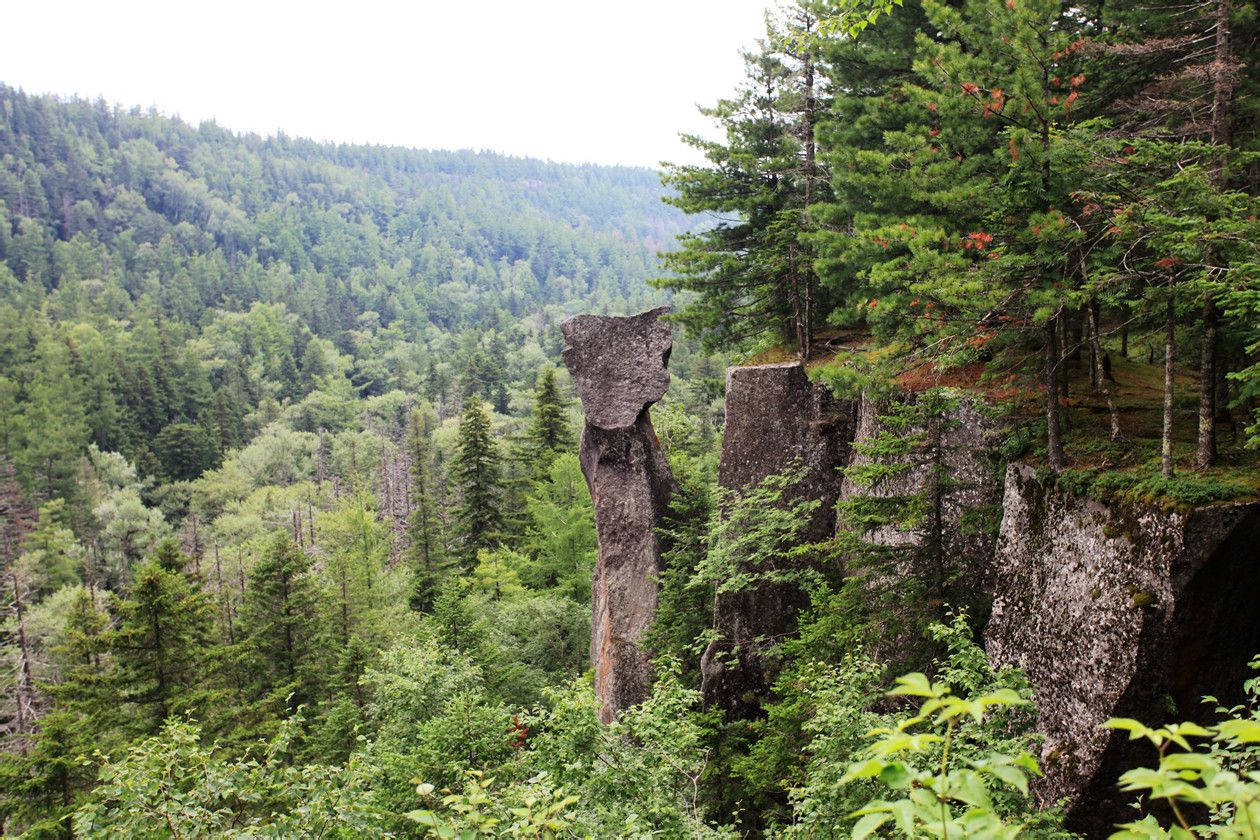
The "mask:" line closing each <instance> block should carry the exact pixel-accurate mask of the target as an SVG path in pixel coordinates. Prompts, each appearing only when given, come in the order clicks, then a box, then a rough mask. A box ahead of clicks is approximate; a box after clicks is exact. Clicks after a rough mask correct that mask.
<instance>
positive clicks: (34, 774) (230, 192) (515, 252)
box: [0, 86, 720, 836]
mask: <svg viewBox="0 0 1260 840" xmlns="http://www.w3.org/2000/svg"><path fill="white" fill-rule="evenodd" d="M662 195H663V190H662V187H661V185H660V180H659V176H658V175H657V173H654V172H652V171H649V170H642V169H632V168H607V167H594V166H572V165H563V164H551V163H542V162H538V161H532V160H520V159H511V158H505V157H501V156H496V155H491V154H477V153H472V152H424V151H414V150H407V149H397V148H381V147H366V146H331V145H321V144H317V143H313V142H309V141H304V140H295V139H290V138H287V137H284V136H279V137H275V138H269V139H261V138H258V137H254V136H240V135H236V134H233V133H231V132H228V131H226V130H223V129H220V128H218V127H216V126H214V125H213V124H202V125H201V126H199V127H194V126H190V125H187V124H185V123H183V122H180V121H179V120H175V119H170V118H167V117H164V116H162V115H160V114H156V113H148V112H141V111H139V110H123V109H120V108H115V107H110V106H107V105H106V104H105V103H103V102H99V101H98V102H87V101H82V100H58V99H54V98H50V97H36V96H29V95H26V94H24V93H23V92H21V91H19V90H15V89H13V88H10V87H3V86H0V322H2V323H3V327H2V328H0V332H2V333H3V337H2V338H0V345H2V347H3V349H2V350H0V359H2V361H0V401H2V403H3V407H2V409H0V416H2V417H3V420H2V421H0V422H2V423H3V434H2V437H3V442H2V443H0V450H2V451H0V481H2V482H3V489H2V490H0V496H2V497H3V506H4V522H5V525H4V540H3V568H4V592H5V593H6V596H5V597H6V601H7V603H8V604H9V610H8V613H7V618H6V621H7V624H6V635H5V649H4V656H5V661H6V666H7V667H11V668H12V674H13V678H12V679H11V680H10V679H6V682H5V684H4V689H3V713H2V722H0V723H2V727H3V731H4V733H5V748H6V757H5V758H4V760H3V769H2V773H3V776H2V778H0V790H2V793H0V798H2V801H3V811H4V814H5V826H6V828H7V830H8V831H15V832H19V833H20V832H22V831H29V832H31V834H32V836H63V835H68V834H69V833H70V832H71V814H72V812H73V811H74V809H75V808H77V807H79V806H80V805H82V803H83V802H84V797H85V796H86V794H87V793H88V792H89V791H91V790H92V788H94V787H96V786H97V784H98V779H97V774H98V769H99V768H100V767H101V766H102V764H103V763H104V762H106V761H107V759H106V756H108V757H110V759H113V760H115V761H116V760H120V759H121V758H123V757H124V753H123V752H122V750H125V749H126V748H127V747H128V746H129V745H131V744H140V743H143V739H144V738H147V737H150V736H155V735H158V734H159V733H160V732H161V733H163V734H162V736H161V740H160V741H159V742H155V746H154V748H153V749H154V750H155V753H154V755H155V760H160V759H159V758H157V757H158V756H166V755H168V751H169V750H171V749H179V747H178V745H180V744H182V745H184V748H186V749H187V750H189V751H190V752H188V753H186V754H185V755H183V756H182V757H181V758H180V759H179V760H180V761H183V760H189V761H192V762H193V764H189V765H187V766H186V768H185V769H186V771H187V772H190V773H199V772H202V771H201V770H198V769H196V768H197V767H198V766H199V765H197V763H196V762H199V761H204V760H208V756H209V753H206V754H205V755H202V754H201V753H198V752H197V750H200V749H203V748H211V749H214V748H213V747H212V745H213V744H214V743H215V742H216V740H217V741H218V742H219V744H220V746H219V748H217V750H214V754H215V755H216V757H222V758H224V759H225V760H227V759H232V760H236V759H237V758H238V757H243V756H246V755H253V754H255V753H254V752H253V751H254V750H255V748H256V747H257V746H258V743H259V740H258V739H260V738H275V737H279V738H280V739H281V740H280V741H274V742H273V745H272V747H271V748H270V749H274V750H281V751H282V752H283V762H284V767H285V768H287V769H283V770H282V769H281V768H280V767H279V766H276V767H269V768H264V769H263V770H259V769H258V768H255V769H254V771H250V772H255V774H256V773H257V772H271V771H272V770H274V771H275V772H278V773H280V774H281V776H282V777H283V779H284V781H283V783H282V780H281V776H277V777H275V778H273V779H269V780H267V781H265V782H263V781H261V780H259V779H258V778H257V777H256V775H255V776H249V780H248V781H246V780H245V776H248V775H249V773H248V772H247V770H246V769H245V767H244V765H239V766H238V765H233V767H234V768H235V769H234V770H230V771H229V772H239V773H242V774H245V776H242V780H241V782H240V783H241V784H243V785H246V786H252V785H259V784H262V785H264V786H266V785H273V786H274V785H280V787H277V788H276V792H280V789H281V788H283V793H281V795H282V797H284V798H285V800H286V801H287V802H289V803H291V805H292V806H294V807H296V806H297V805H298V804H300V803H303V802H305V801H307V800H310V801H312V803H313V804H312V807H313V808H314V812H313V814H312V815H308V816H307V817H301V816H296V815H295V816H294V817H293V818H292V820H293V822H292V823H291V824H290V829H289V830H291V831H294V832H297V833H306V832H307V831H313V830H315V829H314V828H312V826H315V825H316V824H318V823H319V821H321V820H327V821H329V824H334V823H337V824H341V823H339V822H338V821H339V820H342V818H343V817H344V818H345V819H346V820H347V822H345V823H344V825H357V823H355V822H354V819H358V817H355V818H354V819H351V816H353V815H351V816H347V815H345V814H343V813H342V809H343V807H344V808H347V809H350V810H352V811H353V810H354V809H361V810H362V814H361V815H360V816H362V818H363V820H364V821H365V822H364V823H363V825H367V824H369V823H370V824H371V825H374V826H377V827H380V826H382V825H396V824H397V823H398V821H399V820H401V819H402V818H401V816H400V815H401V814H402V813H404V812H406V811H408V810H411V809H412V808H414V807H415V806H416V805H417V804H418V800H417V799H416V797H415V791H414V786H415V783H414V782H413V781H411V779H412V777H413V776H415V775H416V774H417V773H420V772H421V771H420V766H421V765H420V764H416V763H415V762H416V758H415V756H416V755H418V754H419V753H417V752H416V751H417V750H419V751H420V752H423V753H426V754H429V755H431V756H434V757H436V758H437V759H438V761H439V764H442V765H446V766H449V767H450V768H451V773H450V774H449V778H446V779H444V778H443V776H444V774H443V773H442V772H436V773H431V774H427V775H429V776H430V777H431V778H432V779H433V781H435V782H437V781H445V782H447V783H454V782H456V781H458V780H459V779H460V777H461V770H462V768H463V766H464V764H465V763H466V761H467V760H469V758H470V757H472V758H473V759H474V763H475V764H479V763H480V759H477V758H476V757H477V756H478V754H480V753H481V752H482V751H483V750H489V753H487V755H496V756H500V757H502V756H506V755H510V754H511V753H512V750H513V747H512V743H513V740H512V736H510V732H511V731H512V730H511V727H513V726H516V725H517V724H515V723H513V721H514V720H515V717H514V715H515V714H516V713H518V712H522V711H523V710H524V709H525V708H526V707H528V706H529V705H530V704H531V703H533V702H535V701H537V700H539V699H540V698H541V696H542V695H541V693H540V692H541V691H542V690H543V689H544V688H545V687H547V686H549V685H553V684H560V683H562V682H567V681H569V680H571V679H573V678H574V677H576V676H579V675H580V674H581V673H582V672H583V671H584V670H585V668H586V650H587V644H588V636H589V597H590V580H589V573H590V567H591V564H592V562H593V557H594V539H595V537H594V530H593V524H592V522H591V517H590V512H589V511H590V500H589V496H588V495H587V490H586V486H585V483H584V481H583V479H582V475H581V472H580V471H579V470H578V467H577V460H576V450H575V431H574V430H575V426H574V416H573V415H574V409H573V408H572V407H571V402H572V401H571V399H570V398H569V397H567V396H566V392H567V387H568V386H567V384H566V383H567V374H565V373H564V372H563V370H560V371H556V370H555V369H554V365H555V364H556V363H557V362H558V355H559V350H560V348H561V344H562V341H561V338H560V334H559V331H558V329H557V324H558V322H559V320H560V319H561V318H562V317H564V316H565V315H567V314H571V313H573V312H578V311H597V312H626V311H637V310H639V309H642V308H646V307H647V306H649V305H652V304H655V303H658V302H660V300H661V298H662V293H661V292H657V291H654V290H653V289H651V288H650V287H649V286H648V284H647V282H646V281H647V279H648V278H649V277H651V276H654V275H655V274H657V273H659V270H658V269H657V266H656V252H657V251H658V250H659V249H662V248H665V247H667V246H668V244H669V243H670V241H671V240H672V238H673V237H674V236H675V235H676V234H677V233H679V232H680V231H681V230H682V229H683V225H684V224H685V220H684V218H683V216H682V214H681V213H679V212H678V211H675V210H673V209H671V208H669V207H667V206H665V205H664V204H662V202H661V197H662ZM693 367H694V368H695V369H694V370H693ZM675 368H676V370H677V371H679V372H680V373H682V374H683V375H684V378H690V379H691V380H692V381H694V383H695V387H694V388H692V389H691V390H690V391H689V393H690V394H691V397H689V398H687V399H685V400H682V401H680V403H679V406H678V408H677V411H676V412H675V415H676V417H677V418H678V422H677V424H676V425H677V429H676V432H675V434H674V436H675V437H677V438H678V439H679V440H680V441H681V440H684V439H685V440H690V441H692V443H691V444H690V445H692V446H693V447H695V448H696V449H697V450H699V449H704V448H705V446H706V442H711V441H712V439H713V423H712V418H711V417H710V409H709V403H710V402H711V401H712V400H713V399H714V397H715V396H718V395H720V380H719V379H718V378H717V376H716V374H717V373H718V372H720V367H715V366H714V365H713V363H711V362H710V361H709V360H708V359H707V358H702V357H697V356H694V355H693V354H689V353H688V352H687V349H686V348H685V347H682V348H680V355H679V356H677V357H676V360H675ZM689 372H690V373H692V374H694V376H689V375H688V374H689ZM715 388H716V389H718V391H717V392H716V393H715V391H714V389H715ZM683 403H686V404H687V405H688V406H689V408H688V409H687V410H686V411H684V408H683ZM688 413H689V414H690V415H693V416H694V417H700V418H704V419H702V420H700V421H697V420H695V419H690V418H688ZM666 428H667V427H663V429H662V430H663V432H665V431H666ZM423 616H428V618H424V617H423ZM402 639H405V640H406V641H405V642H403V641H400V640H402ZM428 662H435V663H441V665H440V667H441V669H442V672H443V673H442V675H441V677H440V679H438V681H437V682H436V683H433V684H431V685H429V686H428V687H427V688H424V689H423V691H422V693H421V694H416V693H415V692H414V691H413V690H412V689H416V688H418V687H419V683H414V681H415V680H421V681H428V680H431V679H434V677H433V676H432V675H428V674H426V673H423V672H424V671H425V668H426V667H427V666H426V665H425V663H428ZM400 681H401V682H400ZM409 684H410V685H411V688H406V686H407V685H409ZM393 695H397V696H398V697H400V698H402V697H405V698H406V699H405V701H400V704H396V703H394V702H393V701H392V700H389V699H388V697H390V696H393ZM424 697H427V698H428V699H427V700H426V699H423V698H424ZM575 702H576V701H575ZM434 713H436V714H437V717H436V718H434V717H433V714H434ZM172 716H174V718H180V719H184V720H187V721H192V722H195V723H190V724H189V725H192V726H196V727H198V728H199V729H198V734H196V735H194V734H192V730H189V729H188V728H187V727H186V726H185V727H184V728H176V729H168V730H164V729H163V726H164V725H165V722H166V720H167V718H168V717H172ZM474 721H475V722H476V725H475V726H474V725H473V722H474ZM422 722H426V723H424V725H426V726H433V727H435V732H440V733H444V734H438V735H437V736H436V737H437V738H438V740H437V741H426V739H425V738H423V737H421V738H420V739H418V740H417V739H416V737H415V732H414V726H415V725H419V724H421V723H422ZM519 726H520V728H521V732H524V731H525V724H519ZM364 727H367V728H366V729H365V728H364ZM369 730H370V731H371V732H372V733H373V734H372V742H373V744H374V745H375V746H373V748H372V750H373V752H374V754H375V755H376V756H377V757H376V758H374V759H372V761H373V762H374V766H376V770H374V771H373V773H377V772H379V773H385V774H386V775H387V776H389V777H390V778H391V779H392V781H391V782H389V783H388V785H387V787H389V788H391V789H392V790H393V792H392V793H389V794H387V796H388V797H389V798H390V802H388V803H384V802H383V801H382V803H378V804H377V805H374V806H368V805H367V804H366V802H360V801H359V798H360V796H359V793H356V792H355V788H354V785H355V784H357V783H350V782H348V781H347V780H348V779H349V777H350V775H354V772H352V771H350V770H349V766H348V765H347V764H346V762H347V759H348V757H350V756H351V755H352V754H354V755H355V756H357V757H356V758H355V759H354V761H355V762H358V761H360V760H361V759H362V758H363V755H362V748H361V745H360V744H359V742H358V741H356V738H358V737H359V735H360V733H366V732H368V731H369ZM390 732H392V733H393V734H390V735H385V733H390ZM504 733H509V734H507V735H505V734H504ZM381 735H384V736H385V737H383V738H381V737H378V736H381ZM452 739H453V740H452ZM198 745H200V746H198ZM281 745H283V746H281ZM518 748H519V747H518ZM406 756H411V757H406ZM273 760H274V761H280V760H281V758H280V756H279V755H276V756H275V757H274V759H273ZM422 763H423V762H422ZM104 766H105V767H108V766H109V765H108V764H104ZM356 772H357V771H356ZM294 774H296V775H294ZM347 774H349V775H347ZM382 778H383V777H382ZM381 793H384V789H382V790H381ZM215 795H220V794H215ZM222 795H228V796H229V797H235V796H238V795H239V796H246V794H245V793H244V792H243V791H237V792H235V793H225V794H222ZM246 798H247V799H248V797H246ZM264 798H266V797H264ZM95 801H97V802H98V803H99V804H101V806H102V807H103V808H105V811H104V812H101V813H98V814H97V815H95V816H92V815H83V816H81V817H80V821H81V828H80V831H81V832H87V833H88V834H91V833H93V831H94V829H93V828H92V826H94V825H99V826H102V827H99V828H97V829H95V831H96V832H97V833H101V834H107V835H114V836H117V834H118V833H119V832H120V831H121V832H122V833H124V834H125V833H128V830H127V829H123V828H120V827H119V826H120V825H121V823H113V822H110V820H112V819H115V818H118V819H122V818H123V817H122V816H120V814H116V813H113V812H110V811H109V808H110V804H109V803H110V802H111V800H110V799H109V796H108V795H103V798H99V799H97V800H95ZM267 801H270V800H267ZM128 807H130V806H128ZM266 807H267V808H271V807H273V806H272V805H268V806H266ZM321 809H323V810H321ZM106 812H108V815H107V816H106V815H105V814H106ZM260 813H261V812H260ZM355 813H356V814H357V813H358V811H355ZM137 818H139V817H137ZM202 819H204V822H199V823H198V825H199V826H200V827H199V829H198V831H197V833H199V834H204V833H213V832H216V831H218V830H219V829H220V828H221V829H223V830H226V829H227V827H228V825H229V823H224V824H223V825H221V826H218V828H216V827H215V826H216V825H218V824H216V823H215V822H214V819H213V818H212V817H211V816H210V815H209V813H206V814H201V815H200V816H199V817H198V820H202ZM232 819H233V820H239V819H243V818H242V817H241V816H240V815H239V814H238V815H236V816H234V817H232ZM251 819H253V817H251ZM382 819H384V822H383V823H382V822H381V820H382ZM94 820H103V822H100V823H95V822H94ZM303 820H306V822H303ZM230 824H231V825H235V826H236V827H238V828H242V829H243V828H244V826H245V823H239V822H232V823H230ZM106 825H111V826H114V827H113V828H105V827H103V826H106ZM147 825H148V824H147V823H145V822H143V821H142V822H140V823H137V826H147ZM148 827H149V828H151V827H152V826H148ZM132 830H135V831H141V832H144V831H146V830H148V829H147V828H144V827H134V828H133V829H132ZM275 830H283V829H282V828H277V829H275Z"/></svg>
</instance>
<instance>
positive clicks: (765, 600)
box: [700, 362, 855, 718]
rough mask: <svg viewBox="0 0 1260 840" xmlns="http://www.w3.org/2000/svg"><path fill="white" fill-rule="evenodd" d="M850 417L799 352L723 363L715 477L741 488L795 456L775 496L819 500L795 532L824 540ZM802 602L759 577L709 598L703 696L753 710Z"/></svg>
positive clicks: (737, 714)
mask: <svg viewBox="0 0 1260 840" xmlns="http://www.w3.org/2000/svg"><path fill="white" fill-rule="evenodd" d="M854 417H855V412H854V406H853V404H852V403H849V402H845V401H841V400H835V399H833V398H832V396H831V390H830V389H829V388H827V387H825V386H823V385H815V384H814V383H812V382H810V381H809V378H808V377H807V376H806V375H805V369H804V368H803V367H802V366H801V364H800V362H787V363H783V364H772V365H752V366H748V367H733V368H730V369H728V370H727V372H726V431H725V433H724V435H723V438H722V456H721V461H720V463H719V465H718V484H720V485H721V486H722V487H725V488H727V489H728V490H732V491H734V492H736V493H738V492H739V491H741V490H746V489H749V488H752V487H755V486H757V485H758V484H760V483H761V481H762V480H763V479H765V478H766V477H768V476H771V475H776V474H779V473H782V472H784V471H786V470H788V469H789V468H792V467H793V466H794V465H795V466H797V467H798V468H799V469H801V470H802V476H801V479H800V481H799V482H797V483H796V484H794V485H792V486H790V487H788V488H787V489H786V491H785V493H784V498H783V502H782V503H783V504H784V505H791V504H793V503H795V502H800V501H811V500H817V501H819V502H820V504H819V505H818V507H817V508H815V509H814V512H813V514H812V516H811V518H810V521H809V523H808V524H807V525H806V526H805V528H804V530H803V532H802V533H801V541H802V543H813V542H822V541H825V540H827V539H828V538H830V537H831V535H832V532H833V530H834V528H835V517H836V514H835V504H836V499H837V497H838V496H839V493H840V486H841V475H840V472H839V468H840V467H842V466H844V463H845V461H846V460H847V458H848V455H849V444H850V442H851V441H852V439H853V425H854ZM805 606H808V596H807V595H806V594H805V592H804V591H803V590H802V589H801V588H800V587H798V586H796V585H795V584H792V583H771V582H762V583H759V584H757V586H756V587H754V588H750V589H747V590H742V591H738V592H725V593H722V594H720V595H718V596H717V599H716V601H715V603H714V608H713V624H714V629H716V630H717V632H718V638H717V639H715V640H714V641H713V642H712V643H710V644H709V647H708V648H707V649H706V650H705V652H704V656H703V657H702V658H701V663H700V664H701V672H702V686H701V690H702V692H703V695H704V701H705V704H706V705H717V706H719V707H721V708H724V709H726V710H727V713H728V714H729V715H730V716H731V717H732V718H747V717H752V716H754V715H756V714H757V713H759V710H760V699H761V698H763V697H765V696H767V694H768V690H769V686H770V683H771V682H772V681H773V678H774V675H773V674H771V673H769V672H768V671H767V668H766V663H765V661H764V653H765V651H766V650H767V649H768V648H770V647H773V646H774V645H775V644H777V642H778V640H780V639H782V638H783V637H784V636H786V635H789V634H791V633H794V632H795V631H796V617H797V613H798V612H799V611H800V610H801V608H803V607H805Z"/></svg>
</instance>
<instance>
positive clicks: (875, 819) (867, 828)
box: [853, 812, 892, 840]
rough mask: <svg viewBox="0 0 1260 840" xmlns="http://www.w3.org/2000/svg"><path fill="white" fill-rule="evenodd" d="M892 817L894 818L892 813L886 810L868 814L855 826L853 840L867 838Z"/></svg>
mask: <svg viewBox="0 0 1260 840" xmlns="http://www.w3.org/2000/svg"><path fill="white" fill-rule="evenodd" d="M890 819H892V815H891V814H889V813H886V812H885V813H871V814H867V815H866V816H864V817H862V819H860V820H858V821H857V824H856V825H854V826H853V840H865V839H866V838H867V837H869V836H871V834H872V833H874V831H875V829H877V828H879V827H880V826H881V825H883V824H884V823H886V822H888V820H890Z"/></svg>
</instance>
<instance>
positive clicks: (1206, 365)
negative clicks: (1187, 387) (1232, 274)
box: [1195, 292, 1216, 469]
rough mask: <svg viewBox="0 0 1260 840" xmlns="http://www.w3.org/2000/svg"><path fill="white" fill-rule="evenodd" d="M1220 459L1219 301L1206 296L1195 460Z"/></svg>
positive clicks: (1203, 464) (1204, 465) (1200, 462)
mask: <svg viewBox="0 0 1260 840" xmlns="http://www.w3.org/2000/svg"><path fill="white" fill-rule="evenodd" d="M1215 460H1216V302H1215V301H1214V300H1213V299H1212V295H1211V293H1210V292H1209V293H1208V294H1207V295H1206V296H1205V297H1204V299H1203V337H1202V343H1201V346H1200V348H1199V445H1198V448H1197V449H1196V450H1195V461H1196V462H1197V463H1198V465H1199V466H1200V467H1201V468H1205V469H1206V468H1207V467H1210V466H1211V465H1212V462H1213V461H1215Z"/></svg>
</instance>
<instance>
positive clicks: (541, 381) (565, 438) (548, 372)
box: [526, 367, 576, 475]
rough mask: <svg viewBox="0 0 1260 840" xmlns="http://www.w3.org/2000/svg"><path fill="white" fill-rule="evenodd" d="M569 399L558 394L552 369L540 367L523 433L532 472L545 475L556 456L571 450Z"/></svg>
mask: <svg viewBox="0 0 1260 840" xmlns="http://www.w3.org/2000/svg"><path fill="white" fill-rule="evenodd" d="M568 407H569V400H567V399H565V398H564V396H563V395H562V394H561V393H560V386H559V384H558V383H557V382H556V369H555V368H553V367H546V368H543V371H542V373H540V374H539V375H538V384H537V386H536V387H535V389H534V416H533V418H532V419H531V421H530V425H529V431H528V432H527V433H526V440H527V441H528V443H529V445H530V447H531V449H532V450H533V451H532V455H533V461H534V469H535V473H536V474H538V475H545V474H546V472H547V470H548V468H550V466H551V462H552V461H553V460H554V459H555V457H556V455H559V454H562V453H565V452H572V451H573V448H574V446H575V445H576V443H575V441H574V439H573V428H572V426H570V425H569V414H568Z"/></svg>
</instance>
